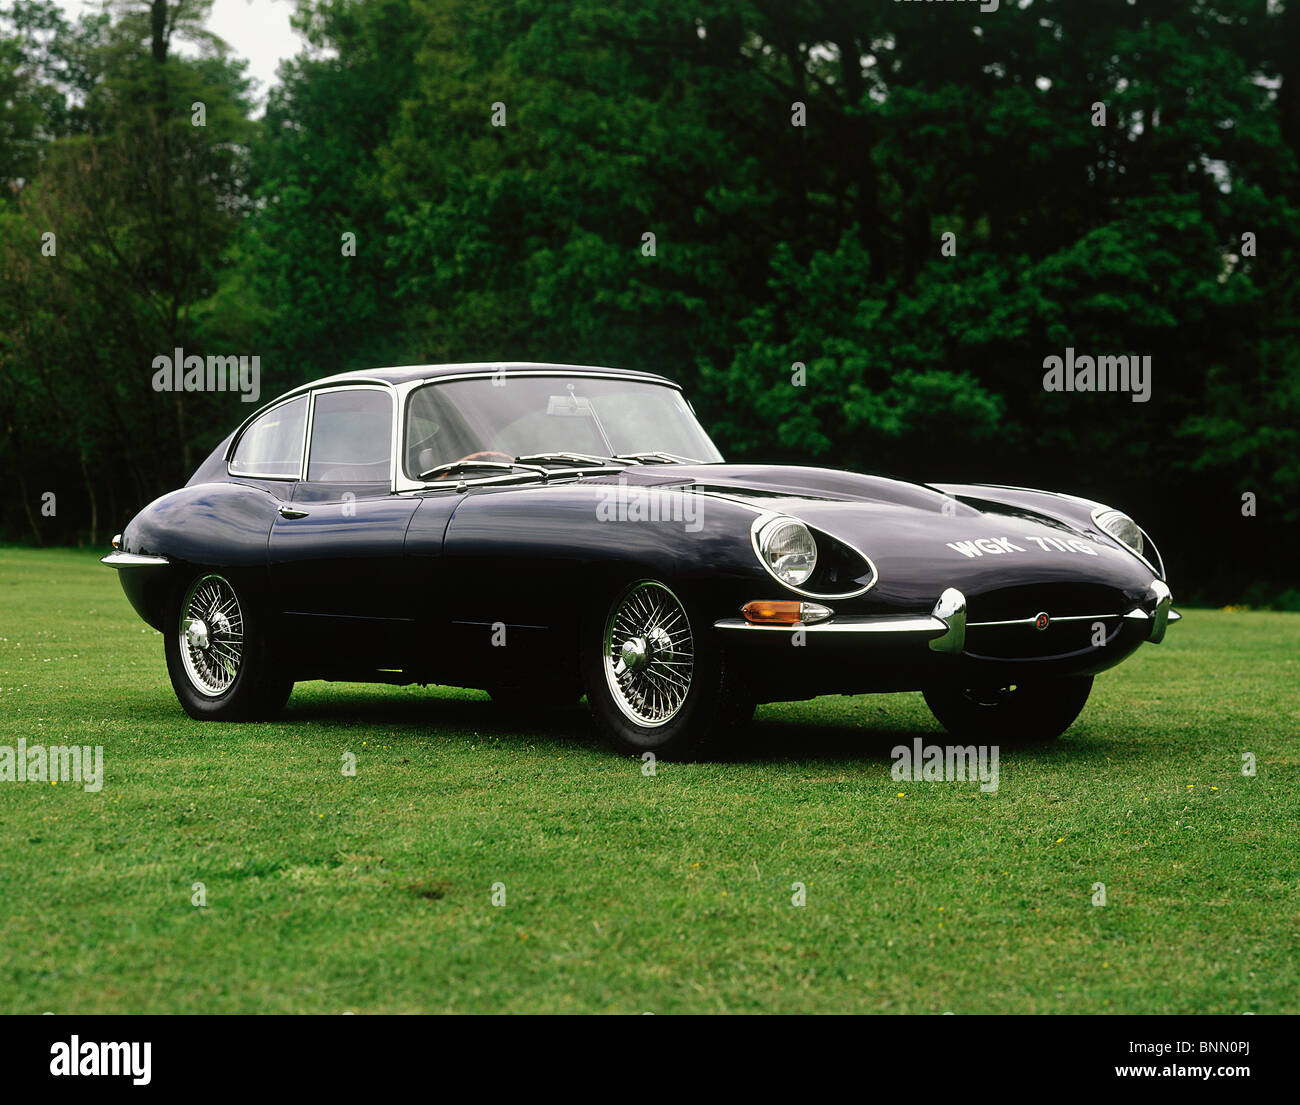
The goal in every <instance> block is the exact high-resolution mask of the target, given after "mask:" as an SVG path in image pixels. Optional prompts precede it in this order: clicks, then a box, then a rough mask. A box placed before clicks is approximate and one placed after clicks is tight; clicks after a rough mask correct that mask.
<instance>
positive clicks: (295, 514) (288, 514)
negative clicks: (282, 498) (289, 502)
mask: <svg viewBox="0 0 1300 1105" xmlns="http://www.w3.org/2000/svg"><path fill="white" fill-rule="evenodd" d="M307 513H308V512H307V511H305V510H294V509H293V507H291V506H282V507H281V508H280V517H281V518H306V517H307Z"/></svg>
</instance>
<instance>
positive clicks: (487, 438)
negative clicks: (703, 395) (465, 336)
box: [404, 375, 722, 478]
mask: <svg viewBox="0 0 1300 1105" xmlns="http://www.w3.org/2000/svg"><path fill="white" fill-rule="evenodd" d="M652 452H658V453H671V454H674V455H675V456H678V457H681V458H684V459H687V460H692V461H703V462H709V463H712V462H717V461H720V460H722V455H721V454H720V453H719V452H718V450H717V449H716V448H715V447H714V444H713V442H712V441H710V440H709V436H708V434H706V433H705V432H704V430H703V429H701V428H700V424H699V423H698V422H696V421H695V416H694V415H693V414H692V413H691V409H690V407H688V406H687V404H686V400H685V399H684V398H683V397H682V394H681V392H679V391H678V390H677V389H676V388H671V387H666V386H664V385H663V384H651V383H646V382H645V381H642V380H619V379H607V380H605V379H595V378H592V377H590V376H544V377H539V376H513V375H500V376H494V377H491V378H484V379H475V380H451V381H448V382H447V383H445V384H440V383H436V382H434V383H430V384H427V385H425V386H424V387H422V388H420V389H419V390H417V391H416V392H415V393H414V394H413V395H412V396H411V402H410V404H409V406H408V407H407V414H406V449H405V454H404V455H405V465H406V473H407V475H408V476H410V477H412V478H418V477H419V474H420V473H421V472H427V471H429V470H430V469H432V468H435V467H437V466H438V465H442V464H452V463H454V462H456V461H460V460H466V459H473V460H482V461H502V460H514V458H515V457H532V456H536V455H538V454H553V453H580V454H589V455H591V456H593V457H614V456H617V455H618V454H620V453H652Z"/></svg>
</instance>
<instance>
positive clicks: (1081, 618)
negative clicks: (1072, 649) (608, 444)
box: [967, 606, 1147, 629]
mask: <svg viewBox="0 0 1300 1105" xmlns="http://www.w3.org/2000/svg"><path fill="white" fill-rule="evenodd" d="M1048 618H1049V619H1050V620H1049V622H1048V628H1049V629H1050V628H1051V627H1052V626H1054V625H1055V624H1056V623H1057V622H1100V621H1105V620H1106V619H1107V618H1134V619H1141V620H1143V621H1145V620H1146V618H1147V614H1146V611H1144V610H1143V609H1142V608H1141V607H1137V606H1135V607H1134V608H1133V609H1132V610H1130V611H1129V612H1128V613H1127V614H1062V615H1061V616H1060V617H1052V615H1051V614H1049V615H1048ZM1037 623H1038V619H1037V618H1036V617H1035V618H1012V619H1011V620H1009V621H1005V622H969V623H967V628H968V629H982V628H987V627H988V626H1000V625H1030V626H1032V625H1037Z"/></svg>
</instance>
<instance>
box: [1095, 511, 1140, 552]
mask: <svg viewBox="0 0 1300 1105" xmlns="http://www.w3.org/2000/svg"><path fill="white" fill-rule="evenodd" d="M1093 520H1094V521H1095V522H1096V523H1097V526H1098V528H1099V529H1101V530H1102V531H1104V532H1105V533H1109V534H1110V535H1111V536H1112V537H1113V538H1115V540H1116V541H1118V542H1120V544H1122V545H1127V546H1128V547H1129V548H1130V549H1132V550H1133V551H1134V552H1135V553H1137V554H1138V556H1141V555H1142V544H1143V542H1142V531H1141V530H1140V529H1139V528H1138V524H1137V523H1136V522H1135V521H1133V519H1132V518H1130V517H1129V516H1128V515H1127V514H1125V513H1124V512H1123V511H1121V510H1099V511H1098V512H1097V513H1096V514H1094V515H1093Z"/></svg>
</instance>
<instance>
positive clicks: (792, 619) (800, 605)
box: [740, 599, 834, 625]
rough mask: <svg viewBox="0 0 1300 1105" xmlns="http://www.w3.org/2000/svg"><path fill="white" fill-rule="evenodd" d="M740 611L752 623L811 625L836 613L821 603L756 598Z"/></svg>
mask: <svg viewBox="0 0 1300 1105" xmlns="http://www.w3.org/2000/svg"><path fill="white" fill-rule="evenodd" d="M740 612H741V614H743V615H744V617H745V621H747V622H749V623H750V624H751V625H810V624H812V623H813V622H822V621H825V620H826V619H827V618H829V617H830V616H831V614H832V613H834V611H832V610H831V609H830V608H829V607H827V606H822V605H820V604H819V603H815V602H795V601H793V600H790V599H755V600H754V601H753V602H747V603H745V605H744V606H742V607H741V608H740Z"/></svg>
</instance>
